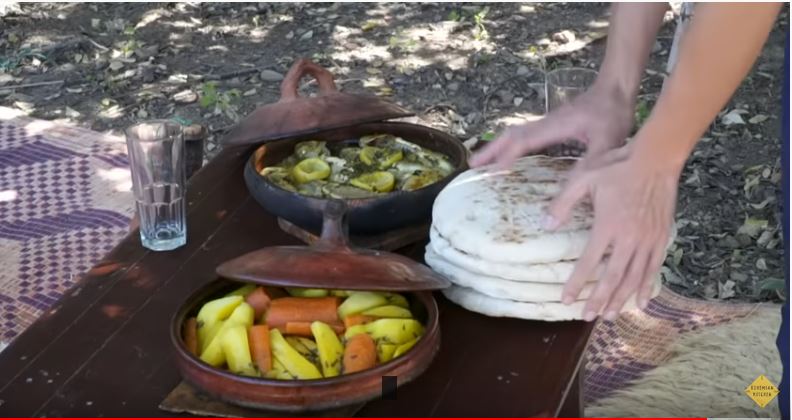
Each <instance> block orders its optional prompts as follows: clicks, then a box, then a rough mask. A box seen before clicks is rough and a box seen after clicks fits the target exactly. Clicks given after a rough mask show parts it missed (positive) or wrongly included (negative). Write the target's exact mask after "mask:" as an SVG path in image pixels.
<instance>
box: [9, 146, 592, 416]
mask: <svg viewBox="0 0 792 420" xmlns="http://www.w3.org/2000/svg"><path fill="white" fill-rule="evenodd" d="M248 153H249V151H247V150H241V151H240V150H228V151H224V152H223V153H221V154H220V155H219V156H218V157H217V158H216V159H214V160H213V161H212V162H210V163H209V164H208V165H207V166H206V167H204V168H203V169H202V170H201V171H200V172H198V173H197V174H196V175H195V176H194V177H193V179H192V180H191V181H190V185H189V189H188V215H187V225H188V242H187V245H186V246H184V247H182V248H180V249H178V250H175V251H171V252H149V251H147V250H146V249H144V248H143V247H141V245H140V240H139V238H138V234H137V232H133V233H132V234H130V235H129V236H128V237H127V238H126V239H125V240H124V241H122V242H121V243H120V244H119V245H118V246H117V247H116V248H115V249H114V250H113V251H112V252H110V253H109V254H108V255H107V256H106V257H105V258H104V259H103V260H102V262H100V263H98V264H97V265H96V266H95V267H94V268H93V269H92V270H91V271H90V272H89V273H88V275H87V276H86V278H85V279H84V280H83V281H82V282H81V283H80V284H79V285H78V286H76V287H75V288H74V289H73V290H72V291H71V292H70V293H68V294H67V296H65V297H64V298H63V299H62V300H61V301H60V302H58V303H57V304H56V305H55V306H54V307H53V308H52V309H51V310H50V311H48V312H47V313H45V314H44V315H43V316H42V317H41V318H40V319H39V320H38V321H37V322H36V323H34V324H33V325H32V326H31V327H30V328H29V329H28V330H27V331H25V333H23V334H22V335H20V336H19V337H18V338H17V339H16V340H15V341H14V342H13V343H12V344H11V345H10V346H9V347H8V348H7V349H6V350H5V351H3V352H2V353H0V416H20V417H33V416H52V417H55V416H68V417H74V416H88V417H91V416H140V417H146V416H157V417H162V416H169V415H171V414H169V413H166V412H164V411H161V410H159V409H158V405H159V403H160V402H161V401H162V400H163V399H164V398H165V396H166V395H167V394H168V393H169V392H170V391H171V390H172V389H173V388H174V387H175V386H176V385H177V384H178V383H179V382H180V377H179V373H178V372H177V370H176V368H175V366H174V364H173V362H172V355H171V350H170V347H169V346H170V341H169V339H168V328H169V321H170V318H171V316H172V314H173V312H174V311H176V309H177V308H178V306H179V305H180V304H181V303H182V301H183V300H184V299H185V298H186V297H187V295H188V294H189V293H191V292H192V291H193V290H195V289H197V288H199V287H201V286H202V285H204V284H206V283H208V282H210V281H212V280H214V279H215V278H216V276H215V274H214V269H215V267H216V266H217V265H218V264H220V263H221V262H223V261H226V260H228V259H231V258H233V257H235V256H238V255H240V254H243V253H246V252H249V251H252V250H254V249H257V248H260V247H264V246H268V245H274V244H289V243H297V241H296V240H295V239H294V238H292V237H290V236H288V235H286V234H285V233H283V232H282V231H281V230H280V229H279V228H278V226H277V222H276V220H275V218H274V217H272V216H271V215H269V214H268V213H266V212H265V211H264V210H263V209H262V208H261V207H260V206H258V205H257V204H256V203H255V201H253V199H252V198H251V197H250V196H249V195H248V193H247V189H246V187H245V185H244V182H243V179H242V168H243V165H244V163H245V158H246V157H247V156H248ZM423 245H424V244H416V245H415V246H412V247H410V248H409V249H405V250H402V251H401V252H404V253H406V254H407V255H411V256H413V257H415V258H416V259H419V260H420V258H421V255H422V254H423ZM436 295H437V299H438V303H439V306H440V320H441V331H442V344H441V350H440V354H439V355H438V357H437V358H436V359H435V361H434V362H433V363H432V365H431V366H430V368H429V370H427V371H426V373H425V374H424V375H422V376H421V377H420V378H418V379H417V380H415V381H414V382H413V383H410V384H407V385H405V386H403V387H401V388H399V390H398V392H397V400H396V401H390V400H389V401H385V400H376V401H372V402H370V403H369V404H368V405H366V407H364V408H363V410H362V411H360V412H359V415H361V416H397V417H398V416H404V417H414V416H440V417H443V416H495V417H499V416H504V417H507V416H508V417H510V416H555V415H561V416H578V415H580V414H581V413H580V411H579V410H580V395H579V385H580V381H578V380H577V378H578V377H579V370H578V367H579V366H580V364H581V358H582V355H583V351H584V349H585V346H586V343H587V341H588V337H589V335H590V333H591V329H592V324H589V323H584V322H563V323H549V322H548V323H546V322H531V321H524V320H516V319H505V318H488V317H485V316H482V315H479V314H475V313H472V312H468V311H466V310H464V309H462V308H460V307H458V306H456V305H454V304H452V303H450V302H448V301H446V300H445V299H444V298H443V297H442V295H441V294H439V293H437V294H436Z"/></svg>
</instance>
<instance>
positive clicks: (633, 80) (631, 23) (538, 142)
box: [470, 3, 668, 167]
mask: <svg viewBox="0 0 792 420" xmlns="http://www.w3.org/2000/svg"><path fill="white" fill-rule="evenodd" d="M667 9H668V5H667V4H666V3H619V4H615V5H613V6H612V9H611V10H612V11H611V13H612V14H611V18H610V22H611V23H610V29H609V30H608V45H607V49H606V53H605V59H604V61H603V64H602V66H601V67H600V73H599V76H598V77H597V80H596V82H595V83H594V86H592V88H591V89H589V90H588V91H587V92H585V93H583V94H582V95H580V96H578V97H577V98H575V100H573V101H572V103H569V104H566V105H565V106H563V107H561V108H559V109H557V110H555V111H553V112H551V113H550V114H548V115H547V117H545V118H543V119H542V120H540V121H537V122H529V123H526V124H521V125H516V126H512V127H509V128H507V129H506V130H505V131H504V132H503V133H502V134H501V135H500V136H499V137H498V139H497V140H495V141H494V142H492V143H490V144H488V145H487V146H486V147H484V148H483V149H482V150H481V151H479V152H477V153H476V154H475V155H474V156H473V158H472V159H471V162H470V163H471V165H472V166H482V165H486V164H490V163H497V164H498V165H499V166H503V167H505V166H509V165H510V164H511V163H512V162H513V161H514V160H515V159H517V158H519V157H520V156H523V155H525V154H528V153H531V152H535V151H537V150H540V149H543V148H545V147H548V146H551V145H553V144H557V143H561V142H564V141H566V140H569V139H572V138H574V139H577V140H579V141H581V142H583V143H586V144H587V147H588V153H589V154H591V155H594V154H600V153H602V152H605V151H607V150H610V149H612V148H614V147H619V146H621V145H623V144H624V141H625V139H626V138H627V136H628V135H629V134H630V131H631V130H632V127H633V119H634V114H633V111H634V109H635V99H636V96H637V94H638V89H639V87H640V83H641V76H642V75H643V72H644V68H645V67H646V62H647V60H648V59H649V54H650V52H651V50H652V45H653V44H654V40H655V37H656V36H657V31H658V30H659V29H660V25H661V24H662V22H663V15H664V14H665V11H666V10H667Z"/></svg>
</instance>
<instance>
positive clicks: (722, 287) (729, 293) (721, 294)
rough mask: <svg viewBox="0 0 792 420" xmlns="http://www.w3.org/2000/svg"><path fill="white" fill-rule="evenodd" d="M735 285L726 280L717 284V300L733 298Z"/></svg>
mask: <svg viewBox="0 0 792 420" xmlns="http://www.w3.org/2000/svg"><path fill="white" fill-rule="evenodd" d="M734 286H735V283H734V282H733V281H731V280H726V282H725V283H721V282H718V298H720V299H728V298H730V297H734Z"/></svg>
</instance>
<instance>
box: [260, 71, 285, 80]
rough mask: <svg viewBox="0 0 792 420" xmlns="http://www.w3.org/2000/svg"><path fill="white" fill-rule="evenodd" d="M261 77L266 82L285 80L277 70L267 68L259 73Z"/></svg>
mask: <svg viewBox="0 0 792 420" xmlns="http://www.w3.org/2000/svg"><path fill="white" fill-rule="evenodd" d="M259 79H261V80H262V81H264V82H280V81H281V80H283V75H282V74H280V73H278V72H277V71H275V70H268V69H265V70H262V71H261V73H259Z"/></svg>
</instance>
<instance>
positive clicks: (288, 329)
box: [278, 322, 345, 338]
mask: <svg viewBox="0 0 792 420" xmlns="http://www.w3.org/2000/svg"><path fill="white" fill-rule="evenodd" d="M327 325H329V326H330V328H332V329H333V331H335V333H336V334H343V333H344V331H345V328H344V326H343V325H342V324H340V323H338V322H335V323H332V324H327ZM278 330H280V331H281V332H282V333H283V334H287V335H296V336H299V337H307V338H313V332H312V331H311V322H287V323H286V326H285V327H284V328H278Z"/></svg>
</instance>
